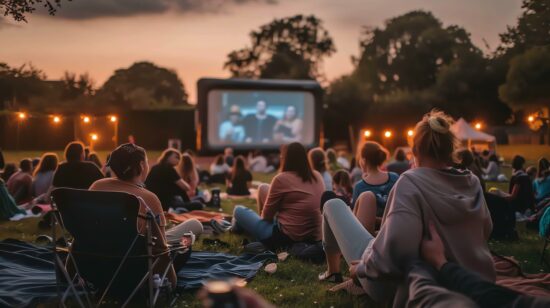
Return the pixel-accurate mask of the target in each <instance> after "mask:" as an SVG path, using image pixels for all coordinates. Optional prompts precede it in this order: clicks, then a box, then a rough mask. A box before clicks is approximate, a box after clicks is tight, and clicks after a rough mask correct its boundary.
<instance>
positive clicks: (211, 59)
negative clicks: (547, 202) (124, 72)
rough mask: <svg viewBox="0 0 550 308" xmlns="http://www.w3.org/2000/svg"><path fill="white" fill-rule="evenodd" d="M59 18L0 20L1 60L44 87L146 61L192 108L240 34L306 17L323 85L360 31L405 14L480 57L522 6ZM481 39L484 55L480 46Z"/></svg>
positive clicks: (418, 1) (473, 1) (273, 1)
mask: <svg viewBox="0 0 550 308" xmlns="http://www.w3.org/2000/svg"><path fill="white" fill-rule="evenodd" d="M62 3H63V6H62V7H61V9H60V11H59V13H58V15H57V16H55V17H50V16H47V15H45V14H42V13H40V12H39V13H37V14H34V15H32V16H30V17H29V18H28V23H23V22H21V23H17V24H15V23H13V22H11V21H9V20H8V19H7V18H5V17H4V18H2V19H0V62H6V63H8V64H9V65H11V66H17V65H21V64H23V63H25V62H32V63H33V64H34V65H35V66H36V67H38V68H40V69H42V70H43V71H44V72H45V73H46V74H47V76H48V78H49V79H57V78H60V77H61V76H62V75H63V72H64V71H71V72H75V73H85V72H87V73H89V74H90V75H91V76H92V78H93V79H94V80H95V85H96V86H100V85H101V84H102V83H103V82H104V81H105V80H106V79H107V78H108V77H109V76H110V75H111V74H112V73H113V71H114V70H115V69H117V68H122V67H128V66H129V65H131V64H132V63H133V62H135V61H141V60H148V61H152V62H154V63H156V64H158V65H161V66H165V67H168V68H171V69H174V70H176V72H177V73H178V74H179V76H180V78H181V79H182V81H183V83H184V85H185V87H186V89H187V91H188V93H189V95H190V100H191V102H194V101H195V97H196V93H195V85H196V81H197V80H198V79H199V78H201V77H222V78H225V77H229V74H228V72H227V71H225V70H223V63H224V62H225V60H226V55H227V54H228V53H229V52H230V51H232V50H234V49H237V48H242V47H244V46H245V45H248V44H250V41H249V37H248V34H249V32H250V31H251V30H253V29H257V28H258V27H259V26H260V25H262V24H265V23H268V22H270V21H271V20H272V19H274V18H281V17H286V16H291V15H295V14H306V15H308V14H315V15H316V16H317V17H319V18H321V19H322V20H323V22H324V26H325V27H326V28H327V29H328V30H329V32H330V34H331V35H332V37H333V38H334V40H335V44H336V48H337V52H336V54H334V55H333V56H332V57H331V58H329V59H327V60H326V61H325V63H324V66H323V67H324V71H325V73H326V75H327V77H328V78H329V79H333V78H335V77H338V76H340V75H342V74H346V73H349V72H350V71H351V69H352V65H351V61H350V59H351V56H352V55H357V54H358V50H359V45H358V44H359V36H360V33H361V28H362V27H363V26H382V25H383V22H384V21H385V20H386V19H388V18H391V17H394V16H397V15H400V14H403V13H406V12H408V11H410V10H414V9H424V10H429V11H432V12H433V13H434V15H435V16H436V17H437V18H439V19H440V20H441V21H442V22H443V23H444V25H445V26H448V25H450V24H457V25H460V26H462V27H464V28H465V29H466V30H467V31H469V32H470V33H471V35H472V39H473V41H474V43H475V44H477V45H478V46H479V47H480V48H482V49H483V50H484V51H485V52H488V51H490V50H493V49H494V48H496V46H497V45H498V42H499V37H498V34H499V33H502V32H504V31H505V30H506V26H507V25H514V24H515V22H516V18H517V17H518V16H519V14H520V5H521V0H481V1H480V0H453V1H450V0H225V1H224V0H73V1H72V2H66V1H63V2H62ZM483 39H485V40H486V41H487V43H488V44H489V46H490V48H491V49H490V50H487V49H486V48H485V44H484V43H483Z"/></svg>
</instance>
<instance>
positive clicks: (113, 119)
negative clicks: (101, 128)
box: [109, 115, 118, 123]
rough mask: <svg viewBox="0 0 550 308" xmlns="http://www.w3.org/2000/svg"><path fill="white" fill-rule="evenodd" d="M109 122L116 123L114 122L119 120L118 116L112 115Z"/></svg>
mask: <svg viewBox="0 0 550 308" xmlns="http://www.w3.org/2000/svg"><path fill="white" fill-rule="evenodd" d="M109 120H110V121H111V122H113V123H114V122H116V121H117V120H118V119H117V117H116V116H114V115H112V116H110V117H109Z"/></svg>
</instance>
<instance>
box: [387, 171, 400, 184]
mask: <svg viewBox="0 0 550 308" xmlns="http://www.w3.org/2000/svg"><path fill="white" fill-rule="evenodd" d="M388 178H389V179H390V181H392V182H397V180H398V179H399V174H397V173H395V172H388Z"/></svg>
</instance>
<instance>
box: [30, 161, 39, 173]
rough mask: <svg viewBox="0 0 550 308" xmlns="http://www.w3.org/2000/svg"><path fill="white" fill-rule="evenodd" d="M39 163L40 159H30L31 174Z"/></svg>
mask: <svg viewBox="0 0 550 308" xmlns="http://www.w3.org/2000/svg"><path fill="white" fill-rule="evenodd" d="M39 163H40V157H35V158H33V159H32V172H33V173H34V170H36V167H37V166H38V164H39Z"/></svg>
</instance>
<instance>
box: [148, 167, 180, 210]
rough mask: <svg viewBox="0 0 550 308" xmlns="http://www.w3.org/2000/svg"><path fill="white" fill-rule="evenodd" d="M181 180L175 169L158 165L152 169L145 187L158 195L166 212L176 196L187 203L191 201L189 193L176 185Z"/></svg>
mask: <svg viewBox="0 0 550 308" xmlns="http://www.w3.org/2000/svg"><path fill="white" fill-rule="evenodd" d="M180 179H181V177H180V175H179V174H178V172H177V171H176V169H175V168H174V167H172V166H170V165H167V164H157V165H155V166H153V168H151V171H150V172H149V175H148V176H147V180H145V187H146V188H147V189H148V190H150V191H152V192H153V193H154V194H155V195H157V197H158V198H159V200H160V202H161V203H162V207H163V208H164V209H165V210H166V209H168V207H170V204H171V203H172V201H173V199H174V197H176V196H181V197H182V198H183V201H185V202H188V201H189V197H188V196H187V193H186V192H185V191H183V190H182V189H181V188H180V187H179V186H178V185H176V182H177V181H178V180H180Z"/></svg>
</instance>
